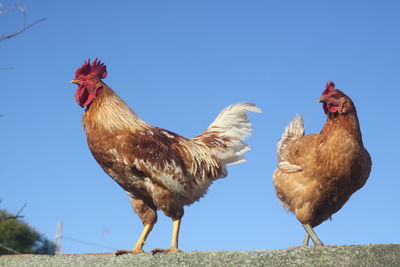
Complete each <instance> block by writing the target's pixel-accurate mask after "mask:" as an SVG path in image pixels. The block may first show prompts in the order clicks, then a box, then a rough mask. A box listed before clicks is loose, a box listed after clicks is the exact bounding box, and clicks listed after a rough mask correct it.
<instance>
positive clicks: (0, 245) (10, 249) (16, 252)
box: [0, 243, 21, 254]
mask: <svg viewBox="0 0 400 267" xmlns="http://www.w3.org/2000/svg"><path fill="white" fill-rule="evenodd" d="M0 247H1V248H4V249H5V250H8V251H10V252H12V253H14V254H21V253H19V252H18V251H16V250H13V249H12V248H8V247H6V246H4V245H3V244H1V243H0Z"/></svg>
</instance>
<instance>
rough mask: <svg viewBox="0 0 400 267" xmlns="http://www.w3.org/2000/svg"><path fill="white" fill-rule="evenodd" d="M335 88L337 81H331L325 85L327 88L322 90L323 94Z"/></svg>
mask: <svg viewBox="0 0 400 267" xmlns="http://www.w3.org/2000/svg"><path fill="white" fill-rule="evenodd" d="M333 90H335V83H334V82H332V81H329V82H327V83H326V85H325V90H324V91H323V92H322V95H327V94H329V92H331V91H333Z"/></svg>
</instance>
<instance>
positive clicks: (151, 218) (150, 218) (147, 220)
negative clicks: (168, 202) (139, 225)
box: [115, 198, 157, 255]
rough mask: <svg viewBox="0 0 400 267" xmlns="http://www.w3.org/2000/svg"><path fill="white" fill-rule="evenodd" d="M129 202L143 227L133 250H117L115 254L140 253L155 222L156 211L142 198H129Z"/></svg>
mask: <svg viewBox="0 0 400 267" xmlns="http://www.w3.org/2000/svg"><path fill="white" fill-rule="evenodd" d="M131 204H132V206H133V208H134V210H135V211H136V213H137V214H138V215H139V218H140V220H141V221H142V222H143V225H144V228H143V231H142V234H141V235H140V237H139V239H138V241H137V242H136V244H135V246H134V247H133V250H117V251H116V252H115V254H116V255H121V254H126V253H141V252H143V245H144V244H145V242H146V239H147V237H148V236H149V234H150V232H151V230H152V229H153V226H154V224H155V223H156V222H157V211H156V209H155V208H151V207H149V206H148V205H146V203H144V201H143V200H140V199H133V198H132V199H131Z"/></svg>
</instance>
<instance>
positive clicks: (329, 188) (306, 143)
mask: <svg viewBox="0 0 400 267" xmlns="http://www.w3.org/2000/svg"><path fill="white" fill-rule="evenodd" d="M319 102H322V103H323V110H324V112H325V114H326V115H327V120H326V123H325V125H324V127H323V128H322V130H321V132H320V133H315V134H309V135H304V126H303V119H302V117H301V116H299V115H296V117H295V118H294V119H293V120H292V121H291V122H290V124H289V125H288V126H287V127H286V129H285V130H284V132H283V134H282V137H281V139H280V140H279V142H278V161H279V164H278V169H277V170H275V172H274V173H273V183H274V185H275V189H276V192H277V196H278V198H279V199H280V200H281V202H282V204H283V206H284V207H285V208H286V209H287V210H289V211H291V212H293V213H294V214H295V215H296V218H297V219H298V220H299V221H300V222H301V223H302V225H303V227H304V229H305V230H306V237H305V239H304V242H303V245H308V243H309V238H310V237H311V239H312V240H313V242H314V245H320V246H322V245H323V243H322V242H321V240H320V239H319V238H318V236H317V235H316V234H315V232H314V230H313V228H314V227H315V226H317V225H319V224H321V223H322V222H323V221H325V220H327V219H328V218H330V217H331V216H332V214H334V213H335V212H337V211H339V210H340V209H341V208H342V206H343V205H344V204H345V203H346V201H347V200H348V199H349V198H350V197H351V195H352V194H353V193H354V192H356V191H357V190H358V189H360V188H361V187H362V186H363V185H364V184H365V182H366V181H367V179H368V176H369V174H370V171H371V165H372V162H371V158H370V155H369V153H368V151H367V150H366V149H365V148H364V146H363V141H362V138H361V131H360V125H359V122H358V118H357V112H356V108H355V106H354V104H353V101H352V100H351V99H350V98H349V97H348V96H347V95H345V94H344V93H343V92H342V91H340V90H338V89H335V84H334V83H333V82H328V83H327V84H326V87H325V90H324V91H323V92H322V96H321V98H320V99H319Z"/></svg>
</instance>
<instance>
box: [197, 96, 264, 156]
mask: <svg viewBox="0 0 400 267" xmlns="http://www.w3.org/2000/svg"><path fill="white" fill-rule="evenodd" d="M246 111H251V112H257V113H260V112H261V109H259V108H258V107H256V105H255V104H254V103H239V104H235V105H230V106H228V107H226V108H225V109H223V110H222V111H221V113H220V114H219V115H218V117H217V118H216V119H215V120H214V122H213V123H211V125H210V126H209V127H208V129H207V130H206V131H205V132H204V133H202V134H201V135H200V136H198V137H197V138H200V139H202V140H203V142H205V143H208V144H207V145H208V146H209V147H210V148H211V149H212V151H213V153H214V155H215V156H216V157H217V158H218V159H219V160H220V161H221V162H222V163H224V164H236V163H241V162H243V161H245V160H244V158H243V154H244V153H245V152H247V151H249V150H250V148H249V147H248V146H247V144H246V143H244V142H243V140H244V138H245V137H247V136H249V135H250V134H251V131H252V125H251V123H250V122H249V121H248V120H247V114H246Z"/></svg>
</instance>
